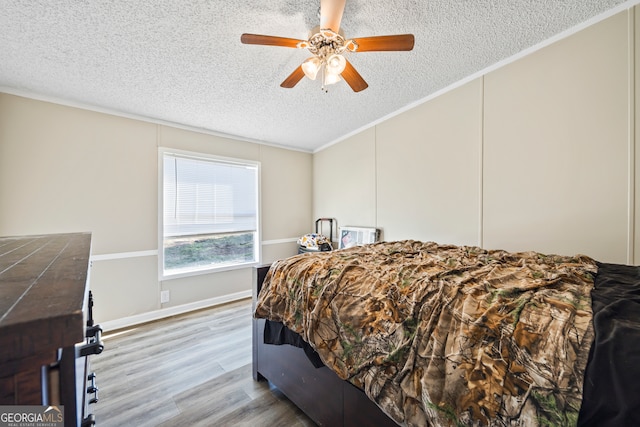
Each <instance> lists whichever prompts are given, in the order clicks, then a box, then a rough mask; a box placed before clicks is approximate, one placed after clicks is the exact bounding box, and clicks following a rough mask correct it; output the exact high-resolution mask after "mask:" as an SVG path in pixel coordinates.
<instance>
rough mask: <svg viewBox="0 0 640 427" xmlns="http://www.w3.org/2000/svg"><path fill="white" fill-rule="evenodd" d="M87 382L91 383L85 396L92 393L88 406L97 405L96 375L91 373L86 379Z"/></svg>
mask: <svg viewBox="0 0 640 427" xmlns="http://www.w3.org/2000/svg"><path fill="white" fill-rule="evenodd" d="M87 381H91V384H89V387H87V394H91V393H93V397H92V398H91V399H90V400H89V405H91V404H93V403H98V390H99V389H98V387H97V386H96V373H95V372H92V373H90V374H89V376H88V377H87Z"/></svg>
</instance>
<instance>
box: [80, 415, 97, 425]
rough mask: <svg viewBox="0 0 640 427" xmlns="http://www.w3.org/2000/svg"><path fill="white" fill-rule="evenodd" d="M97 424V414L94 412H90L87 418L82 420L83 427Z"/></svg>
mask: <svg viewBox="0 0 640 427" xmlns="http://www.w3.org/2000/svg"><path fill="white" fill-rule="evenodd" d="M95 425H96V416H95V415H93V414H89V416H88V417H87V418H85V419H84V420H82V424H81V426H82V427H92V426H95Z"/></svg>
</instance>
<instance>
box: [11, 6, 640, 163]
mask: <svg viewBox="0 0 640 427" xmlns="http://www.w3.org/2000/svg"><path fill="white" fill-rule="evenodd" d="M639 1H640V0H633V1H626V2H625V1H622V0H562V1H561V0H430V1H418V0H402V1H401V0H347V5H346V8H345V12H344V17H343V20H342V30H343V31H344V33H345V36H346V37H347V38H352V37H353V38H357V37H362V36H373V35H387V34H400V33H413V34H414V35H415V38H416V44H415V48H414V50H413V51H411V52H366V53H365V52H363V53H352V54H348V59H349V60H350V61H351V62H352V64H353V65H354V66H355V67H356V69H357V70H358V71H359V72H360V74H361V75H362V76H363V77H364V79H365V80H366V81H367V82H368V83H369V88H368V89H366V90H364V91H363V92H360V93H354V92H352V91H351V89H350V88H349V86H348V85H347V84H346V83H345V82H340V83H338V84H336V85H333V86H329V92H328V93H324V92H322V91H321V90H320V82H319V81H310V80H308V79H306V78H305V79H303V80H302V81H301V82H300V83H299V84H298V85H297V86H296V87H295V88H293V89H283V88H281V87H280V83H281V82H282V81H283V80H284V79H285V78H286V77H287V76H288V75H289V74H290V73H291V72H292V71H293V70H294V69H295V68H296V67H297V66H298V65H299V64H300V63H301V62H302V61H304V59H305V58H307V57H308V56H309V53H308V51H306V50H301V49H290V48H283V47H271V46H254V45H243V44H241V43H240V34H242V33H243V32H248V33H258V34H267V35H277V36H283V37H292V38H300V39H306V38H307V36H308V32H309V30H310V29H311V28H312V27H314V26H316V25H318V24H319V14H318V11H319V3H320V2H319V0H268V1H256V0H253V1H250V0H181V1H175V0H91V1H86V0H85V1H82V0H0V91H3V92H7V93H14V94H18V95H26V96H31V97H34V98H38V99H45V100H52V101H56V102H62V103H67V104H70V105H78V106H84V107H88V108H96V109H99V110H101V111H108V112H114V113H119V114H124V115H132V116H134V117H142V118H149V119H152V120H154V121H160V122H165V123H170V124H171V123H173V124H179V125H182V126H188V127H192V128H198V129H203V130H206V131H209V132H213V133H216V134H221V135H228V136H231V137H234V138H239V139H245V140H250V141H257V142H265V143H268V144H276V145H280V146H286V147H293V148H297V149H301V150H305V151H314V150H317V149H319V148H321V147H323V146H326V145H327V144H331V143H333V142H336V141H339V140H341V139H343V138H345V137H346V136H349V135H350V134H353V133H355V132H357V131H359V130H362V129H365V128H367V127H369V126H371V125H372V124H373V123H376V122H378V121H380V120H381V119H383V118H384V117H387V116H390V115H393V114H394V113H396V112H398V111H400V110H403V109H406V108H407V107H408V106H411V105H415V104H417V103H419V102H421V101H423V100H425V99H426V98H428V97H429V96H431V95H432V94H434V93H436V92H438V91H440V90H442V89H444V88H446V87H449V86H451V85H453V84H455V83H456V82H459V81H461V80H463V79H465V78H467V77H469V76H473V75H477V73H479V72H481V71H482V70H486V69H487V68H489V67H491V66H492V65H493V64H496V63H499V62H501V61H504V60H506V59H508V58H511V57H513V56H514V55H517V54H518V53H519V52H521V51H523V50H527V49H530V48H531V47H533V46H537V45H540V44H541V43H544V42H545V40H548V39H550V38H551V39H553V38H556V37H558V35H562V34H566V32H567V31H569V32H570V31H572V30H574V29H576V28H581V27H582V26H584V25H585V23H591V22H596V21H597V20H599V19H602V18H604V17H606V16H610V15H611V14H613V13H614V12H617V11H621V10H624V9H626V8H629V7H631V6H633V5H634V4H636V3H638V2H639Z"/></svg>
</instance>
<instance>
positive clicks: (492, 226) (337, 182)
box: [314, 9, 640, 263]
mask: <svg viewBox="0 0 640 427" xmlns="http://www.w3.org/2000/svg"><path fill="white" fill-rule="evenodd" d="M636 13H637V11H636V10H634V9H631V10H629V11H625V12H622V13H619V14H617V15H615V16H612V17H610V18H607V19H605V20H603V21H601V22H599V23H596V24H594V25H592V26H590V27H588V28H586V29H584V30H582V31H579V32H577V33H575V34H573V35H571V36H569V37H567V38H564V39H562V40H560V41H557V42H555V43H553V44H551V45H549V46H546V47H543V48H541V49H540V50H537V51H535V52H533V53H531V54H529V55H527V56H525V57H523V58H520V59H517V60H515V61H514V62H511V63H509V64H508V65H505V66H503V67H501V68H499V69H496V70H493V71H490V72H488V73H486V74H485V75H481V76H478V78H477V79H475V80H472V81H470V82H468V83H467V84H464V85H462V86H460V87H457V88H454V89H452V90H450V91H448V92H445V93H444V94H443V95H440V96H439V97H437V98H434V99H432V100H430V101H427V102H425V103H424V104H421V105H419V106H417V107H415V108H413V109H411V110H409V111H406V112H404V113H402V114H400V115H398V116H395V117H393V118H391V119H389V120H387V121H385V122H382V123H380V124H378V125H376V126H375V127H374V128H372V129H368V130H366V131H364V132H362V133H360V134H358V135H355V136H353V137H351V138H349V139H347V140H344V141H342V142H339V143H337V144H334V145H332V146H330V147H327V148H325V149H324V150H322V151H320V152H318V153H316V154H315V155H314V170H315V174H314V194H315V197H314V216H319V215H327V216H334V217H335V218H337V219H338V221H339V222H341V223H342V224H343V225H345V224H344V223H345V222H349V223H350V224H348V225H367V226H376V227H379V228H381V229H382V232H383V236H384V238H385V240H396V239H409V238H411V239H419V240H432V241H437V242H440V243H454V244H468V245H480V246H483V247H486V248H493V249H497V248H501V249H506V250H513V251H521V250H536V251H540V252H546V253H560V254H576V253H582V254H587V255H590V256H592V257H594V258H595V259H598V260H600V261H607V262H618V263H637V261H636V260H637V256H636V257H635V259H634V252H636V253H637V252H638V251H639V250H640V249H636V250H634V249H635V248H636V247H638V245H637V242H638V237H637V233H636V232H635V230H638V227H634V224H635V223H636V222H637V218H638V216H637V214H636V212H640V211H637V210H636V209H635V201H636V199H637V197H636V189H637V188H638V185H636V181H635V177H636V176H637V175H639V174H637V173H636V172H635V166H634V165H635V164H640V163H638V162H635V161H634V158H635V153H636V151H637V150H636V149H635V140H636V138H635V135H634V129H636V128H637V126H635V121H634V120H636V121H637V119H634V117H635V114H636V111H635V102H634V100H635V99H637V96H635V87H636V86H637V84H636V81H637V78H634V76H637V74H636V70H635V68H634V62H635V60H636V58H640V56H638V53H637V45H638V44H639V43H637V41H634V39H633V37H634V36H633V35H634V28H635V26H636V25H635V17H636ZM345 153H350V154H351V157H352V158H360V159H362V161H360V162H351V163H350V170H349V172H348V174H347V175H345V176H343V175H342V174H343V172H342V168H341V167H340V166H339V165H342V164H343V163H344V159H345ZM331 169H333V171H334V176H333V177H332V178H331V179H326V178H325V177H321V176H320V175H319V173H318V171H321V170H331ZM372 171H373V174H374V178H373V180H367V181H366V182H365V183H363V184H361V186H360V187H358V186H357V185H354V183H353V180H351V179H349V178H350V177H353V176H363V177H369V176H371V174H372ZM341 177H342V178H341ZM344 182H346V186H347V189H348V193H349V194H359V195H360V197H359V199H358V203H355V202H354V203H341V204H339V205H333V206H332V209H333V210H328V209H326V206H327V204H329V203H331V200H335V199H333V195H335V194H336V193H340V192H341V191H342V184H343V183H344ZM372 186H373V187H374V191H372ZM371 206H374V207H373V208H370V207H371ZM366 209H370V210H367V211H364V210H366ZM357 221H359V222H357ZM634 241H635V242H636V244H634Z"/></svg>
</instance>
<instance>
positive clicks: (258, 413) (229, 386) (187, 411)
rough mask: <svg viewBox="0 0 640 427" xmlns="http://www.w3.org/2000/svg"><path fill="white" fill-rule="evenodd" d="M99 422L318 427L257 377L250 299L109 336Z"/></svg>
mask: <svg viewBox="0 0 640 427" xmlns="http://www.w3.org/2000/svg"><path fill="white" fill-rule="evenodd" d="M103 341H104V343H105V350H104V352H103V353H102V354H99V355H96V356H92V357H91V359H92V360H91V364H92V370H93V371H95V372H96V375H97V386H98V387H99V389H100V391H99V402H98V403H97V404H95V405H92V406H91V409H92V410H93V412H94V413H95V415H96V425H97V426H98V427H111V426H113V427H123V426H136V427H142V426H172V427H175V426H207V427H209V426H315V424H314V423H313V422H312V421H311V420H310V419H309V418H308V417H307V416H306V415H305V414H304V413H302V412H301V411H300V410H299V409H298V408H297V407H296V406H294V405H293V403H291V402H290V401H289V400H288V399H287V398H286V397H284V396H283V395H282V393H281V392H280V391H279V390H277V389H275V388H274V387H272V386H270V385H269V384H268V383H267V382H264V381H261V382H255V381H254V380H253V378H252V376H251V300H249V299H247V300H242V301H238V302H233V303H229V304H225V305H221V306H218V307H214V308H211V309H207V310H200V311H197V312H193V313H188V314H185V315H181V316H175V317H171V318H168V319H163V320H160V321H157V322H152V323H147V324H144V325H140V326H137V327H132V328H130V329H127V330H121V331H116V332H114V333H110V334H105V335H104V336H103Z"/></svg>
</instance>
